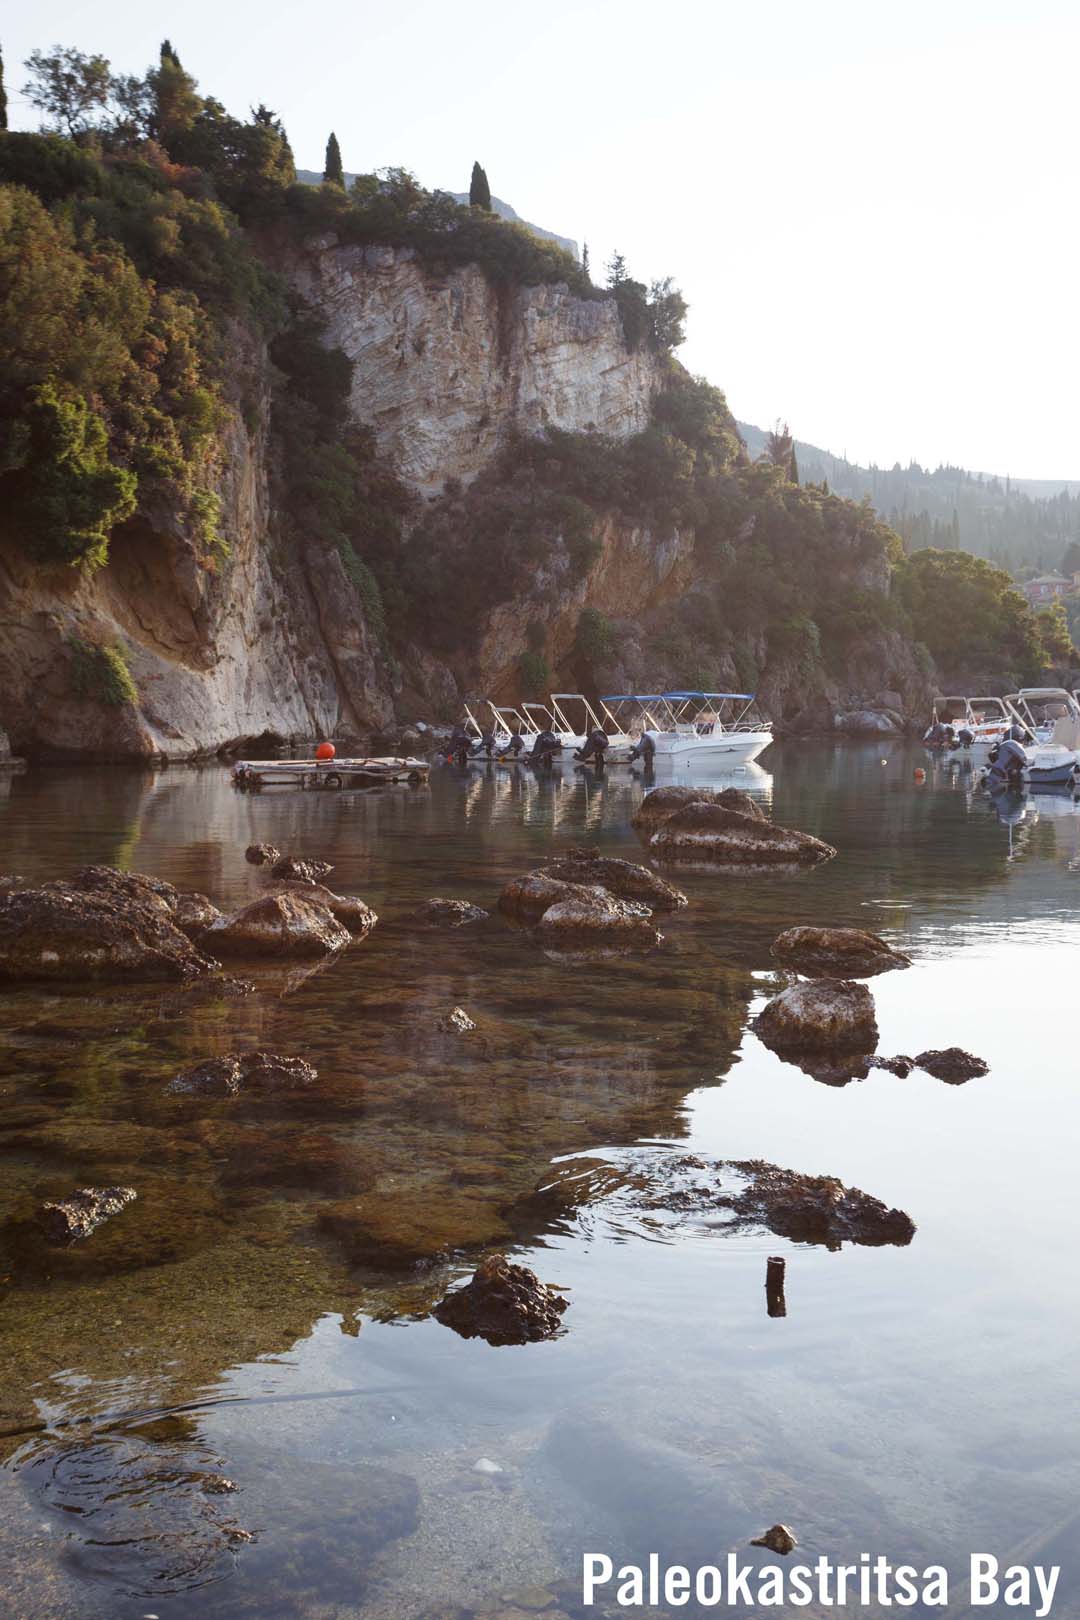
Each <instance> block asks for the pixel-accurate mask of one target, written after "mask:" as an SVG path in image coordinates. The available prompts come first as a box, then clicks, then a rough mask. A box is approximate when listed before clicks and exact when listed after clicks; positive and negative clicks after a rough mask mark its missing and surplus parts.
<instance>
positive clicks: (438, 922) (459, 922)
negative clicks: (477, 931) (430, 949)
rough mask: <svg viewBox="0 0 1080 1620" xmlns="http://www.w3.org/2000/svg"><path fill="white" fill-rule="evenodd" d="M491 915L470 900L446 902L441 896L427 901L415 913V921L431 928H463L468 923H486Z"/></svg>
mask: <svg viewBox="0 0 1080 1620" xmlns="http://www.w3.org/2000/svg"><path fill="white" fill-rule="evenodd" d="M490 915H491V914H490V912H487V911H484V910H483V908H482V907H481V906H474V905H470V903H469V901H468V900H444V899H442V898H441V897H440V896H435V897H434V898H433V899H431V900H425V901H424V903H423V905H422V906H418V907H417V909H416V910H415V911H414V912H413V917H414V918H415V920H416V921H417V922H420V923H426V924H427V926H428V927H429V928H463V927H464V926H465V924H466V923H478V922H486V921H487V919H488V917H489V916H490Z"/></svg>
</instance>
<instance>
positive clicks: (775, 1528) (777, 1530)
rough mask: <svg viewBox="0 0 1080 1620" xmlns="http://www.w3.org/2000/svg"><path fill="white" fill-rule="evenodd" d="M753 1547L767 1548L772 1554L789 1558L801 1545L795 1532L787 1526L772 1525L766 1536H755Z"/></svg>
mask: <svg viewBox="0 0 1080 1620" xmlns="http://www.w3.org/2000/svg"><path fill="white" fill-rule="evenodd" d="M750 1545H751V1547H767V1548H768V1550H769V1551H770V1552H774V1553H780V1554H781V1556H782V1557H785V1558H786V1557H787V1555H788V1553H790V1552H794V1551H795V1548H796V1547H797V1546H798V1545H799V1543H798V1541H797V1540H796V1537H795V1532H794V1530H792V1529H791V1528H790V1526H788V1525H786V1524H773V1525H770V1526H769V1528H768V1530H766V1531H765V1533H764V1535H761V1536H755V1537H754V1539H753V1541H752V1542H751V1543H750Z"/></svg>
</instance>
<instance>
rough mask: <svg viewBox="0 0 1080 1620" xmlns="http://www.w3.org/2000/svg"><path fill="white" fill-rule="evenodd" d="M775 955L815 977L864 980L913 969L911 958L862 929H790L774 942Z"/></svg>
mask: <svg viewBox="0 0 1080 1620" xmlns="http://www.w3.org/2000/svg"><path fill="white" fill-rule="evenodd" d="M772 954H773V955H774V956H775V957H776V959H777V961H778V962H782V963H783V964H784V966H785V967H790V968H794V969H795V971H796V972H797V973H806V974H809V975H810V976H811V977H812V978H827V979H864V978H871V977H872V976H873V975H874V974H876V973H887V972H888V971H889V969H890V968H906V967H910V966H911V958H910V957H909V956H905V955H904V953H903V952H902V951H896V950H894V949H893V947H892V946H891V945H889V944H888V943H887V942H886V941H885V940H883V939H882V938H880V936H879V935H877V934H870V933H867V932H866V931H865V930H864V929H862V928H811V927H798V928H786V929H785V930H784V932H783V933H782V934H780V935H778V936H777V938H776V939H775V940H774V941H773V946H772Z"/></svg>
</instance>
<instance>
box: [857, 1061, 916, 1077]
mask: <svg viewBox="0 0 1080 1620" xmlns="http://www.w3.org/2000/svg"><path fill="white" fill-rule="evenodd" d="M866 1062H867V1066H868V1068H871V1069H885V1070H886V1071H887V1072H888V1073H889V1074H895V1075H897V1076H898V1078H899V1079H901V1080H906V1079H907V1077H908V1075H909V1074H910V1073H911V1071H912V1069H913V1068H914V1067H915V1059H914V1058H909V1057H904V1056H902V1055H901V1056H900V1057H891V1058H890V1057H868V1058H867V1060H866Z"/></svg>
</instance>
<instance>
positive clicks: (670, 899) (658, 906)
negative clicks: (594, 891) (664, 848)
mask: <svg viewBox="0 0 1080 1620" xmlns="http://www.w3.org/2000/svg"><path fill="white" fill-rule="evenodd" d="M544 871H545V873H546V874H547V876H548V877H553V878H556V879H558V881H559V882H561V883H578V884H580V883H584V884H587V885H590V886H593V887H596V886H599V887H600V888H602V889H606V890H607V892H608V893H609V894H613V895H614V896H615V898H616V899H617V900H642V901H644V902H645V904H646V905H649V906H651V907H652V908H653V910H654V911H675V910H676V909H677V908H678V907H679V906H685V904H686V896H685V894H683V893H682V891H681V890H679V889H676V888H675V887H674V885H673V884H671V883H668V881H667V880H666V878H662V877H661V876H660V874H659V873H658V872H651V871H650V870H649V868H648V867H647V866H639V865H637V864H635V863H634V862H633V861H622V860H618V859H616V858H615V857H614V856H611V855H601V854H599V853H598V851H596V850H588V849H571V850H568V851H567V853H566V854H565V855H561V856H558V857H557V858H556V859H555V860H553V861H551V862H549V863H548V865H547V866H546V867H545V868H544Z"/></svg>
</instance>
